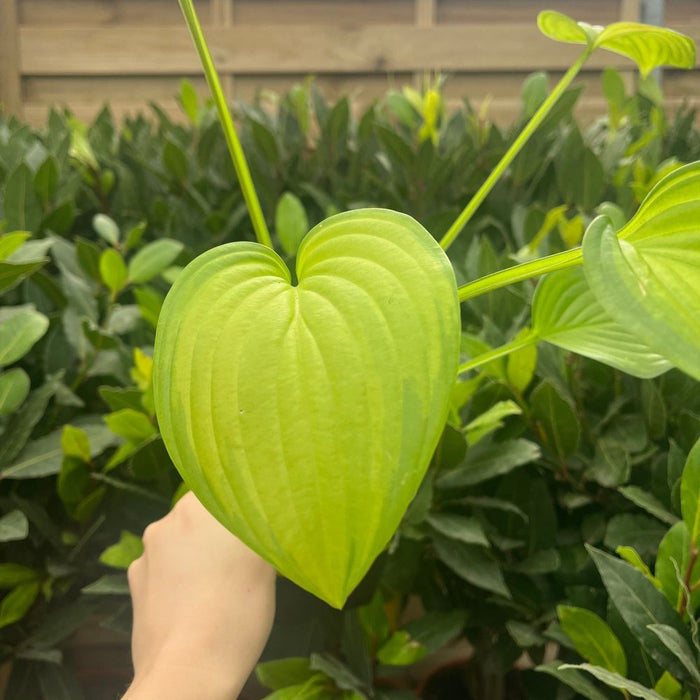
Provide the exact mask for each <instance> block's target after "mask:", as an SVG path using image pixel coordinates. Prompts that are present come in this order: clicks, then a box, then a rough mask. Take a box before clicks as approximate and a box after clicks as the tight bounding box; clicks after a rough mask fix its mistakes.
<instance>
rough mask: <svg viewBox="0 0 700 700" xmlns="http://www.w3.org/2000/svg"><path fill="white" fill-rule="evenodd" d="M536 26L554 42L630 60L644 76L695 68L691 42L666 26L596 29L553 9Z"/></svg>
mask: <svg viewBox="0 0 700 700" xmlns="http://www.w3.org/2000/svg"><path fill="white" fill-rule="evenodd" d="M537 25H538V26H539V28H540V31H541V32H542V33H543V34H544V35H545V36H547V37H549V38H550V39H554V40H555V41H564V42H567V43H571V44H584V45H586V46H588V47H589V48H590V50H591V51H593V50H594V49H597V48H603V49H607V50H608V51H613V52H615V53H618V54H621V55H622V56H626V57H627V58H631V59H632V60H633V61H634V62H635V63H636V64H637V65H638V66H639V70H640V72H641V73H642V75H644V76H646V75H648V74H649V73H650V72H651V71H652V70H653V69H654V68H657V67H659V66H673V67H674V68H688V69H689V68H693V66H694V65H695V44H694V43H693V40H692V39H690V38H689V37H687V36H684V35H683V34H680V33H678V32H674V31H673V30H672V29H666V28H665V27H655V26H653V25H649V24H640V23H638V22H615V23H614V24H610V25H608V26H607V27H598V26H592V25H590V24H587V23H586V22H576V21H575V20H574V19H572V18H571V17H567V16H566V15H563V14H561V13H560V12H554V11H552V10H546V11H544V12H541V13H540V14H539V16H538V18H537Z"/></svg>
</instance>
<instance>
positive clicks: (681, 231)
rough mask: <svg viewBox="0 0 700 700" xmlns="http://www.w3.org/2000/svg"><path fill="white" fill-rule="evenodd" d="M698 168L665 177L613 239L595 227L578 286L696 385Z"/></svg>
mask: <svg viewBox="0 0 700 700" xmlns="http://www.w3.org/2000/svg"><path fill="white" fill-rule="evenodd" d="M699 192H700V163H691V164H690V165H686V166H684V167H682V168H679V169H678V170H675V171H674V172H672V173H671V174H670V175H668V176H667V177H665V178H664V179H663V180H662V181H661V182H660V183H659V184H658V185H657V186H656V187H654V189H653V190H652V191H651V192H650V193H649V195H648V196H647V198H646V199H645V200H644V202H643V203H642V205H641V207H640V208H639V211H638V212H637V213H636V215H635V216H634V217H633V218H632V220H631V221H630V222H629V223H628V224H627V226H625V227H624V228H623V229H622V230H621V231H620V232H619V234H618V235H617V236H616V235H615V233H614V232H613V230H612V228H611V227H609V226H606V225H605V224H604V223H603V221H604V220H599V219H597V220H595V221H594V222H593V223H592V224H591V226H589V228H588V230H587V231H586V235H585V236H584V239H583V265H584V272H585V274H586V279H587V280H588V284H589V285H590V287H591V289H592V291H593V293H594V294H595V295H596V297H597V298H598V301H599V302H600V303H601V304H602V306H603V307H604V308H605V310H606V311H607V312H608V313H609V314H610V316H612V317H613V318H614V319H615V320H616V321H618V322H619V323H620V324H621V325H623V326H625V327H626V328H627V329H628V330H629V332H630V333H633V334H634V335H635V336H637V337H638V338H639V339H640V341H641V342H643V343H644V344H645V345H646V346H648V347H650V348H652V349H653V350H654V351H656V352H657V353H659V354H661V355H663V356H664V357H666V358H667V359H668V360H669V361H670V362H672V363H673V364H674V365H676V366H677V367H679V368H680V369H682V370H683V371H685V372H687V373H688V374H690V375H691V376H693V377H695V378H700V353H698V351H697V348H698V340H699V339H700V196H699V195H698V193H699Z"/></svg>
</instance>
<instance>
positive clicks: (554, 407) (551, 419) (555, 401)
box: [530, 381, 580, 459]
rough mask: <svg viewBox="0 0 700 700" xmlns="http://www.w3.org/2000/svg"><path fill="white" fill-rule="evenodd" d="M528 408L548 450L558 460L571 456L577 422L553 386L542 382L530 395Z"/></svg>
mask: <svg viewBox="0 0 700 700" xmlns="http://www.w3.org/2000/svg"><path fill="white" fill-rule="evenodd" d="M530 406H531V409H532V418H534V419H535V420H536V421H537V422H538V423H539V424H540V426H541V428H542V430H543V431H544V435H545V440H546V444H548V445H549V447H550V449H551V450H552V451H553V452H554V453H555V454H556V455H557V457H558V458H559V459H565V458H566V457H569V456H570V455H572V454H573V453H574V452H575V451H576V449H577V447H578V441H579V435H580V426H579V421H578V418H577V417H576V413H575V412H574V409H573V408H572V407H571V405H570V404H569V402H568V401H567V400H566V399H564V398H563V397H562V396H561V394H560V393H559V391H558V389H557V388H556V387H555V386H554V384H552V383H551V382H550V381H544V382H542V383H541V384H540V385H539V386H538V387H537V388H536V389H535V390H534V391H533V392H532V394H531V395H530Z"/></svg>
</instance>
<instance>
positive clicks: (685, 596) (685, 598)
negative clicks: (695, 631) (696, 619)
mask: <svg viewBox="0 0 700 700" xmlns="http://www.w3.org/2000/svg"><path fill="white" fill-rule="evenodd" d="M698 554H700V552H699V551H698V549H697V547H696V546H695V545H694V544H691V545H690V560H689V561H688V568H687V569H686V571H685V578H684V579H683V584H684V585H683V588H682V591H683V593H682V598H681V603H680V605H679V606H678V614H679V615H680V616H681V617H683V615H685V612H686V610H687V609H688V603H689V602H690V600H689V598H690V593H691V585H690V579H691V578H692V576H693V569H694V568H695V562H696V561H697V560H698Z"/></svg>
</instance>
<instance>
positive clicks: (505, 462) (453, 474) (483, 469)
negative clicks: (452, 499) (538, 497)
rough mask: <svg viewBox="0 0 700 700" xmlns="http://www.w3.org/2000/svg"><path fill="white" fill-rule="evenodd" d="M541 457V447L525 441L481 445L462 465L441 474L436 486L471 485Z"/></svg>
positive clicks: (446, 487)
mask: <svg viewBox="0 0 700 700" xmlns="http://www.w3.org/2000/svg"><path fill="white" fill-rule="evenodd" d="M539 456H540V448H539V447H538V446H537V445H536V444H535V443H534V442H530V441H529V440H523V439H522V438H519V439H517V440H506V441H505V442H500V443H493V444H489V445H486V444H484V443H482V444H480V445H476V446H475V447H472V448H471V449H470V450H469V451H468V452H467V456H466V458H465V459H464V462H463V463H461V464H459V465H458V466H457V467H455V468H454V469H448V470H447V471H445V472H443V473H442V474H440V476H439V478H438V479H437V482H436V485H437V486H438V488H441V489H456V488H463V487H464V486H472V485H473V484H478V483H481V482H482V481H487V480H488V479H494V478H495V477H497V476H502V475H503V474H507V473H508V472H511V471H513V469H516V468H517V467H520V466H522V465H523V464H528V463H529V462H534V461H535V460H536V459H537V458H538V457H539Z"/></svg>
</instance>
